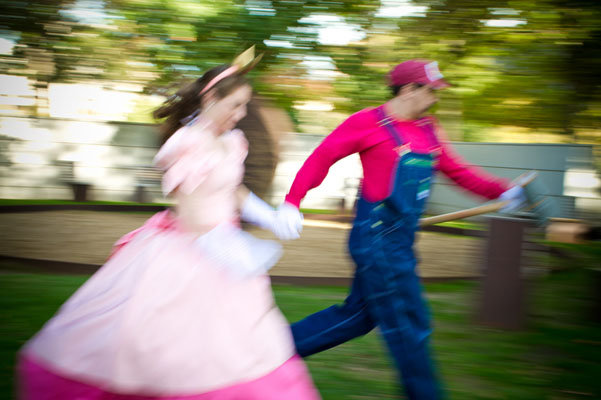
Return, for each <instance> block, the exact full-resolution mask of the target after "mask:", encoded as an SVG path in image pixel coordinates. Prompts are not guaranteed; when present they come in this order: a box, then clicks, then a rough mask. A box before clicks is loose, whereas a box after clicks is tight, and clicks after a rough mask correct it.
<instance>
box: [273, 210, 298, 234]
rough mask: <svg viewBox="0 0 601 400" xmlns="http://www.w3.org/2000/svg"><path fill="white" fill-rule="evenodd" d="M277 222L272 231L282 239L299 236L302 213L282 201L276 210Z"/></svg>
mask: <svg viewBox="0 0 601 400" xmlns="http://www.w3.org/2000/svg"><path fill="white" fill-rule="evenodd" d="M276 213H277V223H276V227H275V230H274V231H273V233H275V235H276V236H277V237H278V238H280V239H282V240H293V239H298V238H299V237H300V233H301V232H302V230H303V214H302V213H301V212H300V211H299V210H298V208H296V207H295V206H293V205H292V204H290V203H286V202H284V203H282V204H281V205H280V206H279V207H278V209H277V211H276Z"/></svg>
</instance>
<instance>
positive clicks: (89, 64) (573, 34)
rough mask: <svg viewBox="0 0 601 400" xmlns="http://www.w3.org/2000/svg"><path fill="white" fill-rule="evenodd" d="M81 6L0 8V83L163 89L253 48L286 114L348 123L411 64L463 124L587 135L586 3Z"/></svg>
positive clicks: (592, 29) (160, 2)
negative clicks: (340, 37) (342, 33)
mask: <svg viewBox="0 0 601 400" xmlns="http://www.w3.org/2000/svg"><path fill="white" fill-rule="evenodd" d="M88 3H90V2H89V1H86V0H78V1H74V0H73V1H71V0H63V1H62V2H61V1H41V0H37V1H19V2H17V1H6V2H4V3H3V5H2V13H1V15H0V29H1V31H0V33H4V34H12V35H14V37H17V43H18V46H17V47H16V48H15V51H14V54H13V55H12V56H10V57H4V58H2V60H1V61H0V68H2V70H3V72H6V71H8V72H9V73H20V74H24V75H29V76H32V77H34V78H36V79H37V80H39V81H74V80H82V79H95V80H106V81H107V82H108V81H110V82H134V83H138V84H142V85H143V86H144V87H145V88H146V90H147V91H148V92H161V91H165V89H164V88H165V87H169V85H172V84H178V83H179V82H180V81H181V80H182V79H186V78H193V77H196V76H198V75H199V73H200V72H201V71H203V70H205V69H206V68H209V67H211V66H214V65H217V64H219V63H223V62H227V61H228V60H231V59H232V58H233V56H234V55H235V54H237V53H238V52H240V51H241V50H243V49H245V48H246V47H248V46H250V45H252V44H255V45H257V48H258V50H259V51H261V52H263V53H264V60H263V61H262V62H261V63H260V64H259V65H258V67H257V68H256V70H255V71H253V77H254V78H255V83H256V85H255V86H256V88H257V91H258V92H260V93H261V94H263V95H265V96H268V97H270V98H271V99H273V100H275V101H276V102H277V103H278V104H280V105H281V106H283V107H285V108H286V109H288V110H290V111H291V113H292V114H293V115H294V112H295V111H294V109H293V108H292V105H293V104H294V103H295V102H297V101H302V100H311V99H317V100H324V101H329V102H332V103H333V104H334V105H335V108H336V110H338V111H340V112H342V113H345V114H348V113H351V112H354V111H356V110H358V109H360V108H362V107H365V106H369V105H373V104H377V103H380V102H382V101H384V100H385V99H386V98H387V97H388V93H387V89H386V87H385V86H386V85H385V75H386V73H387V72H388V70H389V69H390V68H391V67H392V66H393V65H394V64H396V63H398V62H400V61H402V60H404V59H408V58H414V57H421V58H429V59H435V60H438V61H439V62H440V65H441V68H442V70H443V72H444V73H445V75H446V76H447V77H448V78H449V80H450V81H451V82H452V83H453V84H454V88H453V89H451V90H449V91H447V92H446V93H443V97H446V99H445V100H447V101H445V102H443V105H442V107H447V110H446V111H447V112H449V113H450V112H451V111H453V112H455V113H456V114H459V115H460V116H461V118H462V119H463V121H472V122H475V123H482V124H497V125H498V124H504V125H509V124H511V125H518V126H523V127H527V128H542V129H548V130H549V131H558V132H563V133H566V134H572V133H573V131H574V129H578V128H587V129H590V128H598V127H599V121H600V117H601V99H600V93H599V87H600V85H601V65H600V64H601V23H600V22H601V3H600V2H598V1H594V0H588V1H587V0H536V1H526V0H495V1H493V0H437V1H433V0H414V1H413V3H409V2H402V1H396V2H395V1H382V2H380V1H375V0H356V1H336V0H332V1H312V0H228V1H219V2H209V1H199V0H179V1H168V0H106V1H104V2H91V3H95V4H96V6H95V7H97V8H96V9H95V10H96V11H97V12H98V13H99V14H100V17H98V18H97V19H98V20H97V21H92V22H90V20H86V18H81V16H79V17H78V16H77V14H74V13H73V12H72V11H73V10H77V9H78V8H80V9H81V8H82V7H85V6H86V4H88ZM98 4H100V6H98ZM390 4H393V5H394V4H396V5H405V6H414V7H418V6H421V7H423V8H422V9H421V11H420V12H417V13H415V14H413V15H406V16H403V17H399V16H394V15H387V14H386V12H385V11H384V10H385V9H382V8H381V6H382V5H390ZM98 7H99V9H98ZM316 15H320V16H331V17H337V18H340V19H341V20H342V21H344V22H346V23H348V24H350V25H351V26H353V27H355V29H356V30H357V31H360V32H362V33H363V38H362V39H359V40H356V41H354V42H353V41H351V42H350V43H347V44H344V45H336V44H326V43H325V42H324V41H322V40H319V28H320V26H319V23H317V22H316V21H315V19H312V17H314V16H316ZM307 60H309V61H311V60H313V61H314V60H321V61H323V62H326V63H330V64H331V65H332V67H331V68H332V69H333V70H335V71H336V72H338V75H337V76H336V77H334V78H325V79H324V78H322V79H314V78H312V77H311V76H310V74H309V72H310V68H311V63H310V62H309V63H307ZM324 60H325V61H324ZM168 90H169V89H167V91H168ZM445 104H446V106H445ZM440 111H441V112H442V111H445V110H443V109H441V110H440Z"/></svg>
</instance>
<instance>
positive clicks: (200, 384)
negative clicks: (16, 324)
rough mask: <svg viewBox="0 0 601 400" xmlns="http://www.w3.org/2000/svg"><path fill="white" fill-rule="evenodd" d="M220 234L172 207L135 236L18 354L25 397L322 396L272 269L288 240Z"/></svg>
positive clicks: (230, 228) (301, 399)
mask: <svg viewBox="0 0 601 400" xmlns="http://www.w3.org/2000/svg"><path fill="white" fill-rule="evenodd" d="M222 228H223V227H222ZM216 232H217V234H215V236H212V235H213V234H207V235H203V236H201V238H199V237H198V235H193V234H191V233H189V232H187V231H185V230H183V229H182V228H181V226H179V224H178V220H177V219H176V218H174V217H173V215H172V214H171V213H170V212H167V211H166V212H163V213H159V214H156V215H155V216H154V217H152V218H151V219H150V220H149V221H148V222H147V223H146V224H145V225H144V226H143V227H142V228H140V229H138V230H136V231H134V232H132V233H131V234H128V235H126V236H125V237H124V238H123V239H122V240H121V241H119V242H118V243H117V247H116V251H115V252H114V253H113V255H112V256H111V258H110V259H109V260H108V261H107V262H106V263H105V265H103V266H102V268H100V269H99V270H98V271H97V272H96V273H95V274H94V275H93V276H92V277H91V278H90V279H89V280H88V281H87V282H86V283H85V284H84V285H83V286H82V287H80V288H79V289H78V290H77V291H76V292H75V293H74V294H73V295H72V296H71V298H69V299H68V300H67V302H65V304H63V306H62V307H61V308H60V309H59V311H58V312H57V313H56V315H55V316H54V317H53V318H52V319H50V320H49V321H48V322H47V323H46V324H45V325H44V327H43V328H42V329H41V331H40V332H39V333H38V334H37V335H36V336H34V337H33V338H32V339H31V340H30V341H29V342H28V343H27V344H26V345H25V346H24V348H23V349H22V350H21V354H20V364H19V367H18V375H19V379H18V380H19V393H20V398H21V399H23V400H50V399H56V400H76V399H77V400H92V399H93V400H96V399H111V400H117V399H173V400H175V399H181V400H183V399H190V400H196V399H198V400H201V399H202V400H217V399H219V400H222V399H223V400H226V399H228V400H229V399H263V400H267V399H298V400H313V399H319V398H320V397H319V394H318V392H317V390H316V389H315V387H314V386H313V383H312V381H311V378H310V376H309V373H308V371H307V369H306V367H305V365H304V363H303V361H302V360H301V359H300V357H298V356H297V355H296V351H295V347H294V342H293V338H292V334H291V332H290V328H289V325H288V322H287V321H286V319H285V318H284V316H283V315H282V314H281V312H280V311H279V309H278V307H277V306H276V305H275V302H274V299H273V295H272V292H271V284H270V280H269V276H268V275H267V274H266V272H265V271H266V269H267V268H268V266H269V265H270V264H272V263H273V262H274V260H277V255H278V254H279V246H278V245H277V244H275V243H272V242H270V241H263V240H260V239H257V238H253V237H251V236H250V235H248V234H246V233H245V232H242V231H241V230H240V229H239V228H237V227H235V226H234V225H231V224H229V225H227V226H226V229H221V230H217V231H216ZM199 239H202V240H199ZM215 242H218V243H215ZM212 249H213V250H212ZM214 249H218V250H219V251H214ZM228 255H229V256H228ZM230 256H231V257H230ZM228 259H229V261H230V262H231V267H232V268H230V267H228V265H227V264H228ZM241 260H247V261H248V260H252V262H248V265H249V266H253V265H254V266H259V269H258V270H257V269H256V268H255V269H254V270H249V269H248V268H246V269H245V268H242V269H240V270H237V269H236V266H239V264H240V262H241Z"/></svg>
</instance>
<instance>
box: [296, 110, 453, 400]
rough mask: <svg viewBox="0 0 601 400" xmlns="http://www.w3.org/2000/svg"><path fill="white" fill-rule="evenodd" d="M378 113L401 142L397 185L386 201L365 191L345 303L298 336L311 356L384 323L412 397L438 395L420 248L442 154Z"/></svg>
mask: <svg viewBox="0 0 601 400" xmlns="http://www.w3.org/2000/svg"><path fill="white" fill-rule="evenodd" d="M375 112H377V113H378V117H379V119H380V122H379V124H380V125H381V126H383V127H385V128H386V129H387V130H388V132H389V133H390V134H391V135H392V137H393V138H394V140H395V141H396V143H397V146H398V147H396V149H395V150H397V151H398V152H399V158H398V159H397V165H396V171H395V174H394V175H393V177H394V182H393V190H392V192H391V194H390V195H389V197H387V198H386V199H385V200H383V201H379V202H369V201H367V200H365V199H364V198H363V197H362V196H361V197H360V199H359V201H358V204H357V216H356V218H355V222H354V224H353V229H352V230H351V234H350V238H349V250H350V254H351V256H352V258H353V260H354V262H355V264H356V271H355V277H354V279H353V285H352V288H351V292H350V294H349V296H348V297H347V298H346V300H345V302H344V304H342V305H335V306H332V307H329V308H326V309H325V310H322V311H319V312H317V313H315V314H312V315H309V316H308V317H306V318H305V319H303V320H301V321H299V322H297V323H295V324H293V325H292V333H293V335H294V340H295V344H296V347H297V350H298V352H299V354H300V355H301V356H303V357H306V356H309V355H311V354H314V353H318V352H320V351H323V350H326V349H329V348H331V347H334V346H337V345H339V344H341V343H344V342H346V341H348V340H350V339H353V338H355V337H357V336H361V335H364V334H366V333H368V332H369V331H371V330H372V329H373V328H374V327H375V326H376V325H377V326H379V327H380V330H381V332H382V335H383V336H384V339H385V341H386V344H387V345H388V348H389V350H390V353H391V354H392V357H393V359H394V361H395V363H396V365H397V367H398V369H399V370H400V372H401V378H402V384H403V387H404V389H405V392H406V393H407V395H408V397H409V399H419V400H429V399H439V398H441V393H440V389H439V387H438V383H437V379H436V376H435V373H434V369H433V367H432V364H431V361H430V355H429V351H428V338H429V336H430V333H431V329H430V321H429V311H428V309H427V307H426V305H425V303H424V301H423V299H422V293H421V292H422V290H421V285H420V282H419V278H418V277H417V275H416V273H415V266H416V258H415V255H414V253H413V242H414V238H415V232H416V230H417V229H418V227H419V225H418V222H419V218H420V216H421V214H422V212H423V210H424V206H425V203H426V200H427V197H428V194H429V186H430V180H431V178H432V175H433V171H434V162H435V156H434V155H433V154H432V153H426V154H421V153H414V152H412V151H411V150H410V148H409V143H405V142H404V141H403V140H402V136H401V134H400V132H398V131H397V130H396V129H395V128H394V125H393V123H392V122H391V119H390V118H388V117H386V115H385V113H384V110H383V109H382V107H378V108H377V109H376V110H375ZM424 129H427V130H428V133H429V137H430V140H431V145H432V147H431V148H432V149H438V148H439V144H438V141H437V140H436V139H435V135H434V132H433V131H432V126H431V125H428V126H427V127H425V128H424Z"/></svg>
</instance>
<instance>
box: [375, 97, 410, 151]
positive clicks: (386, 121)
mask: <svg viewBox="0 0 601 400" xmlns="http://www.w3.org/2000/svg"><path fill="white" fill-rule="evenodd" d="M376 114H377V115H378V118H379V120H378V125H379V126H383V127H385V128H386V130H387V131H388V133H390V135H391V136H392V137H393V139H394V141H395V142H396V143H397V145H399V146H402V145H403V144H405V141H404V140H403V139H402V136H403V135H402V134H401V133H400V132H399V131H398V130H397V129H396V128H395V127H394V124H393V123H392V121H393V120H392V117H389V116H388V115H386V113H385V112H384V106H379V107H377V108H376Z"/></svg>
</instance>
